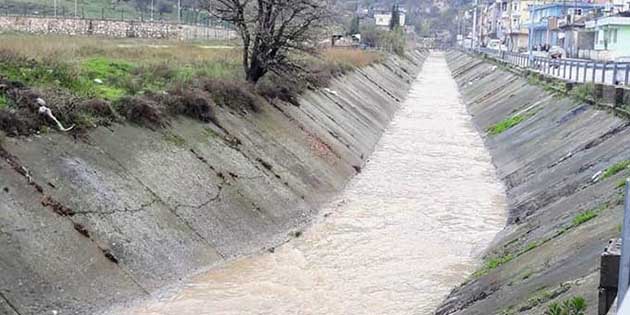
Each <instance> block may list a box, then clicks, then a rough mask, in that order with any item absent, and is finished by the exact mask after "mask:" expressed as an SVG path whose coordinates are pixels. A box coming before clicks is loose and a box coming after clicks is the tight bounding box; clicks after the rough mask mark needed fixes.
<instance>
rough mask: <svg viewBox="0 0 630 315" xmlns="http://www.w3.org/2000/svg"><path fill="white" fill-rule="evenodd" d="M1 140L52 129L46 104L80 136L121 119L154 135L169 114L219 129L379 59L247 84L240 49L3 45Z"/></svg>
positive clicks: (17, 38) (18, 40) (18, 37)
mask: <svg viewBox="0 0 630 315" xmlns="http://www.w3.org/2000/svg"><path fill="white" fill-rule="evenodd" d="M0 41H1V42H2V43H3V45H2V48H0V130H3V131H5V132H6V133H7V134H8V135H29V134H32V133H36V132H40V131H41V129H42V128H44V129H46V128H47V127H48V126H50V125H53V124H51V122H49V121H46V119H45V118H43V117H41V115H39V114H38V113H37V111H36V110H37V107H36V106H35V105H34V103H35V102H34V100H35V99H36V98H37V97H41V98H43V99H44V100H46V101H47V103H48V106H49V107H50V108H51V109H52V110H53V113H55V115H56V116H57V118H59V120H60V121H61V122H62V123H63V124H64V125H71V124H74V125H76V126H77V129H79V130H84V129H86V128H89V127H94V126H97V125H102V124H108V123H111V122H113V121H117V120H119V119H120V118H126V119H127V120H130V121H134V122H137V123H147V124H149V125H151V126H153V127H156V126H164V125H165V124H167V120H168V119H167V117H166V116H168V115H166V114H186V115H188V116H191V117H194V118H202V120H203V121H213V120H214V114H213V108H214V107H215V106H227V107H232V108H234V109H236V110H237V112H244V111H256V109H259V108H260V107H261V106H264V104H265V103H266V102H267V101H270V100H273V99H281V100H284V101H288V102H291V103H294V104H297V97H298V95H299V94H300V93H302V92H303V91H304V90H305V89H309V88H319V87H323V86H326V85H328V84H329V82H330V80H331V79H332V78H334V77H335V76H339V75H341V74H343V73H346V72H348V71H351V70H352V69H354V68H356V67H364V66H367V65H370V64H372V63H375V62H379V61H380V60H381V59H382V55H380V54H378V53H372V52H365V51H361V50H350V49H334V50H325V51H322V53H321V55H320V57H317V58H315V57H310V56H295V59H296V60H297V61H298V62H299V63H300V64H301V65H302V66H303V67H304V68H305V69H306V70H307V71H305V72H303V73H301V74H299V75H286V76H285V75H283V76H279V75H277V74H271V73H270V74H269V75H268V76H267V77H265V78H263V80H261V81H260V82H259V84H257V85H256V86H254V85H252V84H250V83H247V82H245V81H244V79H243V78H244V76H243V70H242V63H241V56H242V55H241V49H240V47H239V46H238V45H235V44H237V43H233V42H232V43H225V42H216V43H184V42H176V41H155V40H136V39H134V40H128V39H102V38H93V37H68V36H56V35H54V36H53V35H51V36H37V35H23V34H3V35H0Z"/></svg>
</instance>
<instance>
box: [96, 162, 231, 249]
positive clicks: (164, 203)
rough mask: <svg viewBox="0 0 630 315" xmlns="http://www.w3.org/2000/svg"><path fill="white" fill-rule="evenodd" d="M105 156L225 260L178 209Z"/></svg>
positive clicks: (119, 163)
mask: <svg viewBox="0 0 630 315" xmlns="http://www.w3.org/2000/svg"><path fill="white" fill-rule="evenodd" d="M101 152H102V153H103V154H105V155H107V156H108V157H109V158H110V159H111V160H112V161H114V162H115V163H116V164H118V166H119V167H120V168H121V169H122V170H123V171H124V172H126V173H127V174H129V176H131V177H132V178H133V179H134V180H136V181H137V182H138V183H139V184H140V185H141V186H142V187H143V188H144V189H146V190H147V191H148V192H149V193H150V194H151V195H152V196H153V199H154V200H156V202H160V203H162V204H163V205H164V206H165V207H166V209H168V211H169V212H170V213H171V214H173V215H174V216H175V217H176V218H177V220H179V221H180V222H181V223H182V224H183V225H185V226H186V227H187V228H188V229H189V230H190V231H191V232H192V234H194V235H195V236H197V237H198V238H199V239H200V240H202V241H203V242H204V243H205V244H206V245H207V246H208V247H210V248H211V249H213V250H214V251H215V252H216V253H217V255H219V257H220V258H221V259H225V257H226V256H225V255H224V254H223V253H221V252H220V251H219V249H218V248H217V246H215V245H213V244H212V243H211V242H210V241H209V240H208V239H206V238H205V237H204V236H203V235H201V233H199V231H197V229H195V228H194V227H193V226H192V225H191V224H190V222H188V220H186V219H185V218H183V217H182V216H181V215H179V213H177V211H176V209H174V208H173V207H171V206H169V205H168V203H166V202H165V201H164V200H163V199H162V198H161V197H160V196H159V195H158V194H157V193H156V192H155V191H153V190H152V189H151V188H150V187H149V186H148V185H147V184H145V183H144V181H142V180H141V179H140V178H139V177H137V176H136V175H134V173H133V172H130V171H129V170H128V169H127V168H126V167H125V165H124V164H122V163H121V162H120V161H119V160H118V159H116V158H115V157H114V156H112V155H111V154H110V153H109V152H107V151H101Z"/></svg>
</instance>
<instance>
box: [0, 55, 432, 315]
mask: <svg viewBox="0 0 630 315" xmlns="http://www.w3.org/2000/svg"><path fill="white" fill-rule="evenodd" d="M424 57H425V54H424V53H414V54H412V55H411V56H410V57H408V58H397V57H392V58H390V59H388V60H387V61H386V62H384V63H383V64H379V65H374V66H370V67H369V68H365V69H362V70H357V71H356V72H353V73H351V74H349V75H346V76H344V77H341V78H338V79H335V80H334V82H333V83H332V85H331V86H330V88H329V89H324V90H321V91H318V92H312V91H311V92H307V93H306V94H304V95H303V96H302V97H301V100H300V106H299V107H296V106H294V105H291V104H285V103H281V102H276V103H275V104H274V106H267V107H265V108H263V109H262V110H261V111H260V112H258V113H242V112H236V111H233V110H230V109H229V108H217V112H216V116H217V121H218V122H219V123H220V127H218V126H217V125H215V124H212V123H210V124H201V123H199V122H197V121H193V120H189V119H186V118H178V119H177V120H175V121H173V122H172V124H171V126H170V127H169V128H166V129H163V130H150V129H146V128H139V127H135V126H133V125H129V124H115V125H112V126H110V127H99V128H97V129H96V130H93V131H91V132H90V133H89V135H88V136H87V138H85V139H72V138H70V137H67V136H66V135H61V134H57V133H50V134H42V135H39V136H33V137H29V138H5V139H3V142H2V149H0V156H1V157H2V159H1V160H0V194H1V195H2V198H0V248H2V251H1V252H0V270H2V272H0V313H2V314H5V313H6V314H22V315H24V314H48V313H52V312H53V311H57V312H59V313H60V314H91V313H95V312H98V311H100V310H103V309H104V308H107V307H109V306H110V305H113V304H118V303H124V302H128V301H132V300H134V299H137V298H140V297H143V296H147V295H148V294H150V292H153V291H155V290H157V289H158V288H160V287H162V286H164V285H166V284H169V283H172V282H174V281H178V280H180V279H182V278H183V277H186V276H188V275H190V274H192V273H194V272H196V271H198V270H200V269H203V268H206V267H208V266H211V265H214V264H217V263H220V262H222V261H224V260H225V259H229V258H231V257H235V256H239V255H244V254H248V253H253V252H257V251H260V250H263V249H267V248H271V247H273V246H276V245H277V244H279V243H281V242H283V241H284V240H285V239H286V238H287V234H288V232H289V231H291V230H294V229H297V228H299V227H301V226H303V225H304V224H306V223H308V222H309V220H310V219H311V218H312V217H313V215H314V214H315V213H316V212H317V210H318V207H319V205H320V204H321V203H322V202H324V201H326V200H328V199H330V197H331V196H332V195H334V194H335V193H337V192H339V191H340V190H341V189H342V188H343V187H344V185H345V183H346V182H347V181H348V179H349V178H351V177H352V176H353V175H355V174H356V173H357V172H360V171H361V167H362V165H363V164H364V162H365V160H366V159H367V158H368V156H369V155H370V153H371V152H372V150H373V147H374V145H375V144H376V142H377V141H378V139H379V138H380V135H381V134H382V132H383V130H384V128H385V127H386V126H387V124H388V123H389V121H390V120H391V118H392V116H393V114H394V113H395V111H396V110H397V109H398V107H399V104H400V102H401V101H402V100H403V99H404V98H405V96H406V94H407V90H408V89H409V86H410V84H411V82H412V81H413V79H414V78H415V75H416V74H417V73H418V72H419V70H420V67H421V65H422V62H423V60H424Z"/></svg>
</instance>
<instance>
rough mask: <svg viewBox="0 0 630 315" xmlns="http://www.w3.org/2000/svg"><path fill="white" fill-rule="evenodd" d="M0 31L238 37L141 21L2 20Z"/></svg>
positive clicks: (225, 32)
mask: <svg viewBox="0 0 630 315" xmlns="http://www.w3.org/2000/svg"><path fill="white" fill-rule="evenodd" d="M0 31H18V32H26V33H37V34H65V35H96V36H105V37H114V38H153V39H179V40H195V39H234V38H236V33H235V32H234V31H233V30H229V29H225V28H219V27H202V26H194V25H183V24H173V23H156V22H141V21H112V20H96V19H74V18H43V17H23V16H0Z"/></svg>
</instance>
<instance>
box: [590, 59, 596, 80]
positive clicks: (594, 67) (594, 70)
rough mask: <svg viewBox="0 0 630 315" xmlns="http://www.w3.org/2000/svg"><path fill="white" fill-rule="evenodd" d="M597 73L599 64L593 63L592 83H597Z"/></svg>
mask: <svg viewBox="0 0 630 315" xmlns="http://www.w3.org/2000/svg"><path fill="white" fill-rule="evenodd" d="M596 72H597V62H595V61H593V80H592V81H591V82H593V83H595V73H596Z"/></svg>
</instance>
